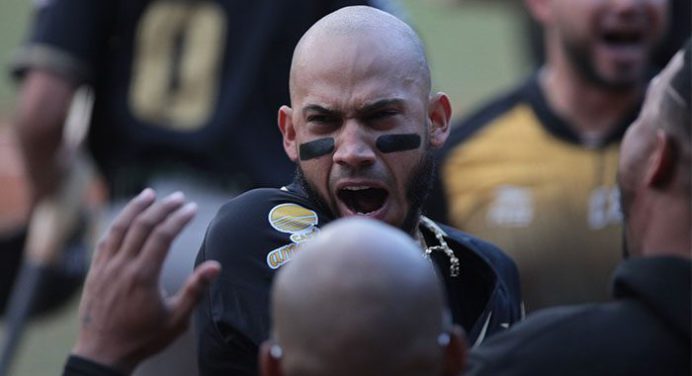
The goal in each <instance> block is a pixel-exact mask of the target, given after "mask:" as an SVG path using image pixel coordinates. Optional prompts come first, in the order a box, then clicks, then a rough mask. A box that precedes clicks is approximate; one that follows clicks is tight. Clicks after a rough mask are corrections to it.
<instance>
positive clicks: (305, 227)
mask: <svg viewBox="0 0 692 376" xmlns="http://www.w3.org/2000/svg"><path fill="white" fill-rule="evenodd" d="M268 220H269V224H270V225H271V226H272V227H273V228H274V229H275V230H277V231H279V232H283V233H286V234H291V243H290V244H287V245H284V246H282V247H279V248H276V249H274V250H273V251H271V252H269V253H268V254H267V265H268V266H269V267H270V268H272V269H278V268H279V267H281V266H282V265H283V264H285V263H287V262H288V261H289V260H290V259H291V258H292V257H293V256H294V255H295V252H296V248H297V247H298V245H299V244H300V243H302V242H304V241H307V240H309V239H311V238H312V237H313V236H315V235H316V234H317V233H318V232H319V228H318V227H317V224H318V222H319V219H318V217H317V213H316V212H314V211H312V210H309V209H306V208H304V207H302V206H300V205H298V204H293V203H290V204H280V205H277V206H275V207H274V208H272V210H270V211H269V216H268Z"/></svg>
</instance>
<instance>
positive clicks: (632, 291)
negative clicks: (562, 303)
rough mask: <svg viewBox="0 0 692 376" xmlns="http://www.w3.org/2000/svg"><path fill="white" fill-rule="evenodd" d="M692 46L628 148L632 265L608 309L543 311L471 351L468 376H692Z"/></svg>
mask: <svg viewBox="0 0 692 376" xmlns="http://www.w3.org/2000/svg"><path fill="white" fill-rule="evenodd" d="M691 52H692V42H688V43H687V46H686V47H685V49H684V50H683V51H680V52H679V53H678V54H676V55H675V56H674V57H673V59H672V60H671V61H670V63H669V64H668V66H667V67H666V68H665V69H664V70H663V71H662V72H661V74H660V75H659V76H658V77H657V78H655V79H654V80H653V81H652V82H651V85H650V86H649V89H648V90H647V94H646V99H645V102H644V104H643V106H642V110H641V113H640V114H639V116H638V118H637V119H636V120H635V122H634V123H633V124H632V125H631V126H630V127H629V129H628V130H627V133H626V134H625V137H624V139H623V141H622V152H621V154H620V162H619V166H618V178H617V180H618V185H619V187H620V190H621V191H622V196H621V199H622V209H623V213H624V238H625V248H624V250H625V254H624V256H625V260H623V261H622V262H620V264H619V265H618V267H617V269H616V270H615V273H614V274H613V280H612V284H611V286H612V287H611V288H612V293H611V294H612V298H611V300H610V301H608V302H607V303H600V304H584V305H579V306H572V307H555V308H549V309H545V310H542V311H540V312H536V313H534V314H533V315H530V316H529V317H528V318H527V319H526V320H524V321H523V322H521V323H519V324H517V325H516V326H514V327H512V328H511V329H510V330H508V331H507V332H505V333H502V334H500V335H498V336H495V337H494V338H491V339H489V340H488V341H487V342H485V343H483V344H481V346H479V347H478V348H476V349H474V350H473V351H472V352H471V356H470V359H469V368H468V369H467V374H468V375H564V376H569V375H575V376H576V375H594V376H596V375H608V376H619V375H622V376H637V375H680V376H687V375H690V370H691V360H692V355H691V354H692V353H691V352H690V344H691V343H692V341H691V337H690V317H691V315H692V311H691V310H692V302H691V299H692V292H691V291H690V289H691V288H692V260H691V258H692V253H690V252H691V250H692V211H690V199H691V198H692V98H691V97H690V91H691V89H692V64H691V62H690V59H691V58H690V53H691Z"/></svg>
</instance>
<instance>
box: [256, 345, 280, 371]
mask: <svg viewBox="0 0 692 376" xmlns="http://www.w3.org/2000/svg"><path fill="white" fill-rule="evenodd" d="M272 346H275V344H274V343H273V342H272V341H271V340H266V341H264V342H262V345H261V346H260V351H259V366H260V367H259V368H260V372H259V374H260V376H282V375H283V374H282V373H281V358H277V357H275V356H274V355H272V353H271V350H272Z"/></svg>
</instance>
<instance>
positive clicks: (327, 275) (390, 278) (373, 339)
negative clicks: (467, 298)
mask: <svg viewBox="0 0 692 376" xmlns="http://www.w3.org/2000/svg"><path fill="white" fill-rule="evenodd" d="M444 307H445V304H444V295H443V292H442V289H441V285H440V282H439V281H438V279H437V276H436V275H435V273H434V269H433V266H432V264H431V263H430V262H429V261H428V260H426V259H425V258H424V257H423V255H422V252H421V251H420V249H419V248H418V246H417V245H416V244H415V243H414V242H413V240H412V239H411V238H410V237H409V236H407V235H405V234H404V233H403V232H401V231H399V230H397V229H394V228H393V227H389V226H388V225H386V224H383V223H382V222H379V221H373V220H368V219H362V218H348V219H342V220H339V221H337V222H334V223H333V224H330V225H328V226H326V227H325V229H324V230H323V231H322V232H321V233H320V234H319V235H318V236H317V237H316V238H315V239H313V240H311V241H310V242H309V243H307V244H306V245H305V246H304V247H303V248H301V249H300V250H299V252H298V255H297V257H295V258H294V259H293V260H292V261H291V263H289V264H288V265H286V266H285V267H284V268H283V269H282V270H281V271H280V273H279V275H278V277H277V278H276V279H275V281H274V288H273V295H272V314H273V323H274V328H273V335H274V337H275V340H276V341H277V343H278V344H279V345H280V346H281V348H282V350H283V354H282V359H281V362H282V367H281V368H282V370H283V371H284V374H285V375H385V374H396V375H435V374H441V371H440V370H441V369H442V359H443V357H444V354H443V353H444V346H442V345H440V344H439V339H440V338H439V337H440V334H441V333H443V332H445V331H446V330H449V329H450V326H451V322H448V316H447V312H446V309H445V308H444Z"/></svg>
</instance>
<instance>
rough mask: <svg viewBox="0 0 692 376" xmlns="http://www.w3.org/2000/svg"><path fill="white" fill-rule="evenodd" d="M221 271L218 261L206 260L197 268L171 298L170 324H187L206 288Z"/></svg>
mask: <svg viewBox="0 0 692 376" xmlns="http://www.w3.org/2000/svg"><path fill="white" fill-rule="evenodd" d="M220 272H221V264H219V263H218V262H217V261H213V260H210V261H205V262H203V263H202V264H200V265H199V266H197V268H195V270H194V272H192V275H191V276H190V277H188V279H187V281H185V285H184V286H183V287H182V288H181V289H180V291H178V293H177V294H176V295H175V296H174V297H173V298H172V299H171V300H170V303H169V309H170V312H171V318H170V325H172V326H173V327H184V326H185V325H187V323H188V322H189V319H190V315H191V314H192V310H193V309H194V308H195V306H196V305H197V303H198V302H199V299H200V298H201V297H202V293H203V292H204V289H205V288H206V287H207V286H209V284H210V283H211V282H212V281H213V280H214V279H216V277H217V276H218V275H219V273H220Z"/></svg>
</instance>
